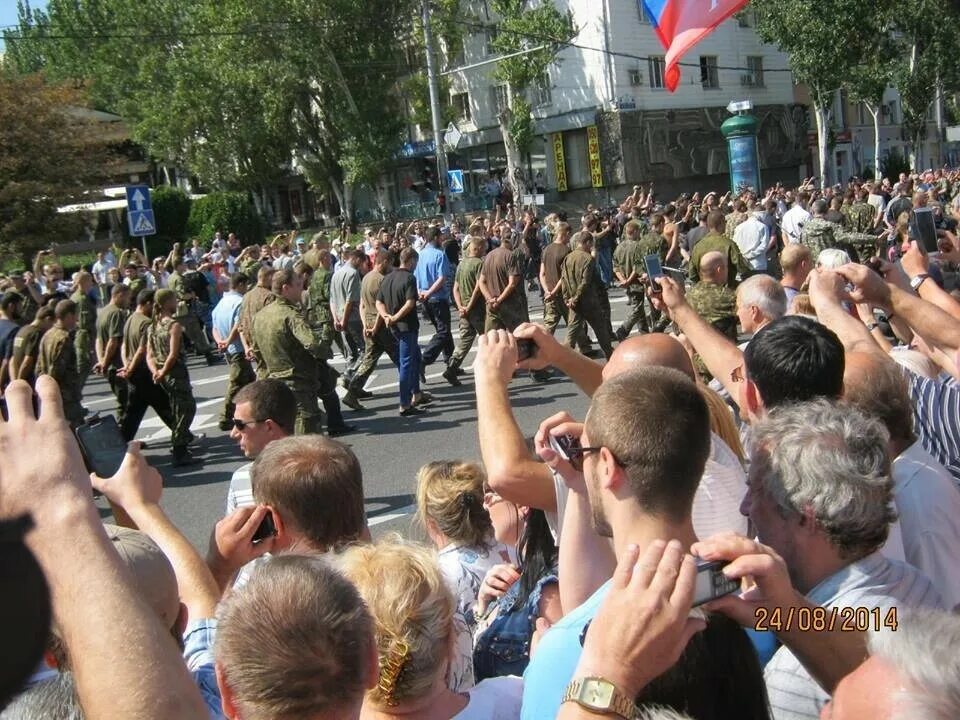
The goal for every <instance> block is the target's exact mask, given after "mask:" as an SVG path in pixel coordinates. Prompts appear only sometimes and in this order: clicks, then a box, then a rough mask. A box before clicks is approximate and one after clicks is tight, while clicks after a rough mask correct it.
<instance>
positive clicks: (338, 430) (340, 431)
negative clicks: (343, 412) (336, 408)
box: [327, 424, 357, 437]
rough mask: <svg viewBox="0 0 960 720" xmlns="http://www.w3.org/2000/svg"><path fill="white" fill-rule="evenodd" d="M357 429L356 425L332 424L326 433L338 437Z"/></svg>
mask: <svg viewBox="0 0 960 720" xmlns="http://www.w3.org/2000/svg"><path fill="white" fill-rule="evenodd" d="M356 429H357V426H356V425H346V424H344V425H334V426H333V427H328V428H327V435H329V436H330V437H340V436H341V435H346V434H347V433H352V432H353V431H354V430H356Z"/></svg>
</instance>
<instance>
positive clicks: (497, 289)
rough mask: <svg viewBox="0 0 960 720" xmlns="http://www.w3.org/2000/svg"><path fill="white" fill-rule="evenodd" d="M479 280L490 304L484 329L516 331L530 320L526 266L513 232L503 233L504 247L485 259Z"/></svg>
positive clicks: (481, 290) (501, 240)
mask: <svg viewBox="0 0 960 720" xmlns="http://www.w3.org/2000/svg"><path fill="white" fill-rule="evenodd" d="M478 282H479V285H480V292H481V293H482V294H483V297H484V299H485V300H486V303H487V319H486V321H485V323H484V330H486V331H487V332H489V331H490V330H507V331H509V332H513V330H514V328H516V327H517V326H518V325H520V324H521V323H525V322H527V300H526V297H525V295H524V291H523V265H521V264H519V263H518V262H517V257H516V255H515V254H514V252H513V238H512V237H511V234H510V233H509V232H505V233H503V234H502V235H501V237H500V247H498V248H496V249H495V250H491V251H490V252H489V253H487V256H486V257H485V258H484V259H483V267H482V268H481V270H480V279H479V281H478Z"/></svg>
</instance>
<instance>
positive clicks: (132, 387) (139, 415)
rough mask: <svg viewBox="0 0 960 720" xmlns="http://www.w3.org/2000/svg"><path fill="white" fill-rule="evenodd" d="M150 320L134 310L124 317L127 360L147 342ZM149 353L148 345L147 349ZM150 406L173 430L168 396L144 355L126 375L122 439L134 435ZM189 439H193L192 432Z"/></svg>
mask: <svg viewBox="0 0 960 720" xmlns="http://www.w3.org/2000/svg"><path fill="white" fill-rule="evenodd" d="M152 324H153V323H152V321H151V319H150V318H148V317H147V316H146V315H143V314H142V313H138V312H134V313H131V314H130V317H128V318H127V321H126V323H125V324H124V326H123V355H124V357H125V358H127V362H128V363H129V362H130V361H131V360H132V359H133V356H134V355H136V354H137V350H138V349H139V348H140V347H141V346H142V345H144V344H145V343H146V342H147V334H148V332H149V329H150V325H152ZM147 352H149V348H148V349H147ZM148 407H152V408H153V411H154V412H155V413H156V414H157V417H159V418H160V420H162V421H163V424H164V425H166V426H167V427H168V428H170V430H171V431H172V430H173V428H174V427H175V425H176V422H175V420H174V417H173V411H172V410H171V409H170V398H168V397H167V393H166V392H165V391H164V389H163V388H162V387H160V386H159V385H157V384H156V383H155V382H154V381H153V376H152V375H151V374H150V368H148V367H147V361H146V357H144V358H142V359H141V360H140V362H139V363H137V364H136V365H135V366H133V367H132V368H131V372H130V373H129V374H128V375H127V406H126V409H125V411H124V414H123V422H122V423H120V432H121V434H122V435H123V439H124V440H126V441H127V442H130V441H131V440H133V439H134V438H135V437H136V436H137V430H139V429H140V423H141V422H142V421H143V416H144V414H145V413H146V412H147V408H148ZM190 439H191V440H192V439H193V435H192V434H191V436H190Z"/></svg>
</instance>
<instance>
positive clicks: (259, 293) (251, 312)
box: [240, 285, 276, 380]
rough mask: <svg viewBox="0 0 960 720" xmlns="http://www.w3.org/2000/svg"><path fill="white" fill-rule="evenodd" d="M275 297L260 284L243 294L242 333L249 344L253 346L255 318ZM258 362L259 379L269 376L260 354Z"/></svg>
mask: <svg viewBox="0 0 960 720" xmlns="http://www.w3.org/2000/svg"><path fill="white" fill-rule="evenodd" d="M274 297H276V296H275V295H274V294H273V293H272V292H270V291H269V290H267V288H265V287H261V286H260V285H255V286H254V287H252V288H250V290H248V291H247V293H246V294H245V295H244V296H243V302H241V303H240V334H241V335H243V336H244V337H245V338H246V339H247V344H248V345H249V346H251V347H252V346H253V319H254V318H255V317H256V316H257V313H259V312H260V311H261V310H263V308H265V307H266V306H267V304H268V303H270V302H273V299H274ZM256 363H257V367H256V371H257V379H258V380H263V378H265V377H266V376H267V369H266V367H265V366H264V364H263V361H262V360H261V359H260V356H259V355H257V356H256Z"/></svg>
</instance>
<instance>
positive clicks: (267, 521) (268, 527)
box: [252, 510, 277, 543]
mask: <svg viewBox="0 0 960 720" xmlns="http://www.w3.org/2000/svg"><path fill="white" fill-rule="evenodd" d="M276 534H277V525H276V523H274V522H273V512H271V511H270V510H267V514H266V515H264V516H263V520H261V521H260V526H259V527H258V528H257V531H256V532H255V533H254V534H253V538H252V540H253V542H255V543H258V542H261V541H262V540H266V539H267V538H272V537H275V536H276Z"/></svg>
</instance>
